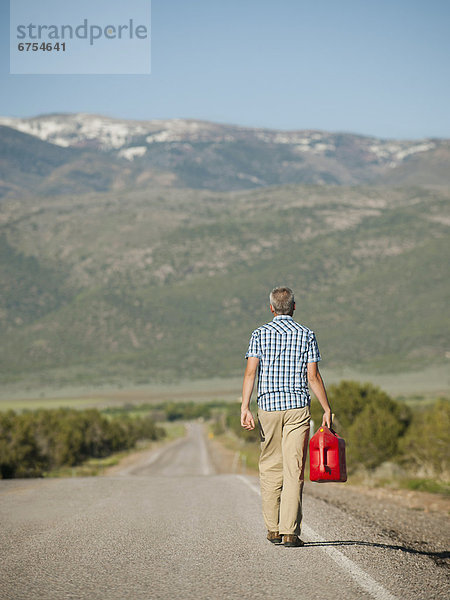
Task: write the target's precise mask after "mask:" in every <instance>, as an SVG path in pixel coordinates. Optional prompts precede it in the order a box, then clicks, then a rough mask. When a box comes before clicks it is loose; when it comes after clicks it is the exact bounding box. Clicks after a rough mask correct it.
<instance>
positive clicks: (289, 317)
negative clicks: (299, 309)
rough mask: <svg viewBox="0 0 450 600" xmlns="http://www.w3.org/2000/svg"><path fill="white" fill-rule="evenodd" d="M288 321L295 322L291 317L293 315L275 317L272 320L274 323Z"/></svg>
mask: <svg viewBox="0 0 450 600" xmlns="http://www.w3.org/2000/svg"><path fill="white" fill-rule="evenodd" d="M288 319H291V320H293V319H294V318H293V317H291V315H277V316H276V317H274V318H273V319H272V321H284V320H288Z"/></svg>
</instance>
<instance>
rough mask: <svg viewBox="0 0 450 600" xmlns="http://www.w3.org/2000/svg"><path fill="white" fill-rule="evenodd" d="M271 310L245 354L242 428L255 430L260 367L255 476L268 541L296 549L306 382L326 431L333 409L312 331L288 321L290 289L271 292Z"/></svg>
mask: <svg viewBox="0 0 450 600" xmlns="http://www.w3.org/2000/svg"><path fill="white" fill-rule="evenodd" d="M270 310H271V312H272V314H273V315H274V317H273V320H272V321H271V322H270V323H266V325H262V326H261V327H259V328H258V329H255V331H254V332H253V333H252V336H251V339H250V344H249V347H248V350H247V353H246V355H245V358H246V359H247V367H246V369H245V374H244V383H243V388H242V406H241V425H242V427H244V428H245V429H248V430H251V429H254V428H255V421H254V419H253V415H252V413H251V411H250V409H249V405H250V398H251V395H252V392H253V386H254V383H255V377H256V373H257V372H258V369H259V372H258V420H259V428H260V434H261V455H260V459H259V475H260V484H261V498H262V510H263V517H264V522H265V524H266V527H267V539H268V540H269V541H270V542H272V543H274V544H281V543H282V542H283V543H284V545H285V546H287V547H295V546H303V545H304V544H303V541H302V540H301V539H300V537H299V535H300V529H301V521H302V491H303V481H304V468H305V460H306V453H307V445H308V439H309V422H310V414H311V413H310V404H311V397H310V394H309V390H308V384H309V386H310V387H311V389H312V391H313V392H314V394H315V395H316V397H317V399H318V400H319V402H320V404H321V406H322V408H323V410H324V415H323V420H322V424H323V425H326V426H327V427H331V408H330V404H329V402H328V398H327V394H326V391H325V386H324V384H323V381H322V377H321V376H320V373H319V369H318V366H317V363H318V362H319V360H320V354H319V348H318V345H317V341H316V337H315V335H314V332H312V331H311V330H310V329H308V328H307V327H304V326H303V325H300V324H299V323H296V322H295V321H294V319H293V317H292V315H293V314H294V310H295V301H294V294H293V292H292V290H291V289H290V288H287V287H279V288H275V289H274V290H272V292H271V294H270Z"/></svg>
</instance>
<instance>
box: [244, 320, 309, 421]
mask: <svg viewBox="0 0 450 600" xmlns="http://www.w3.org/2000/svg"><path fill="white" fill-rule="evenodd" d="M249 356H255V357H257V358H259V370H258V406H259V407H260V408H261V409H262V410H268V411H271V410H287V409H289V408H303V407H304V406H308V405H309V404H310V403H311V396H310V394H309V389H308V378H307V363H309V362H318V361H319V360H320V353H319V347H318V345H317V340H316V336H315V335H314V332H313V331H311V330H310V329H308V328H307V327H304V326H303V325H300V324H299V323H297V322H296V321H294V319H293V318H292V317H291V316H289V315H277V316H276V317H274V318H273V320H272V321H271V322H270V323H266V324H265V325H262V326H261V327H258V329H255V331H254V332H253V333H252V336H251V338H250V344H249V347H248V350H247V353H246V355H245V358H248V357H249Z"/></svg>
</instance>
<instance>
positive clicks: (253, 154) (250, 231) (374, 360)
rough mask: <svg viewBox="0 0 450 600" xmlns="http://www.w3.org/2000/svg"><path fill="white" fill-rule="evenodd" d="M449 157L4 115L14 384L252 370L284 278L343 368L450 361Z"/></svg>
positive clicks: (0, 376) (428, 146) (358, 144)
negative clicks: (256, 335) (254, 340)
mask: <svg viewBox="0 0 450 600" xmlns="http://www.w3.org/2000/svg"><path fill="white" fill-rule="evenodd" d="M325 146H326V147H325ZM136 148H141V150H139V151H137V150H136ZM448 153H449V142H448V141H446V140H420V141H411V142H407V141H400V142H394V141H387V140H385V141H382V140H377V139H376V138H368V137H364V136H357V135H353V134H328V133H324V132H311V131H310V132H275V131H271V130H264V129H249V128H243V127H232V126H228V125H227V126H224V125H218V124H213V123H205V122H200V121H188V120H175V121H150V122H133V121H123V120H117V119H109V118H106V117H96V116H93V115H44V116H41V117H35V118H33V119H2V125H1V127H0V178H1V190H2V194H3V196H2V199H1V201H0V281H1V286H0V336H1V339H2V344H1V345H0V381H1V382H3V383H8V382H17V381H26V380H33V381H34V382H38V383H55V382H56V383H59V384H67V383H83V384H90V383H92V384H93V383H105V382H107V383H110V382H113V381H114V382H117V383H120V382H122V381H124V380H126V381H134V382H154V381H173V380H176V379H180V378H201V377H212V376H230V375H236V374H238V373H239V374H240V373H241V371H242V368H243V355H244V353H245V350H246V346H247V343H248V338H249V336H250V334H251V331H252V329H254V328H255V327H257V326H258V325H260V324H262V323H264V322H266V321H268V320H269V319H270V313H269V312H268V306H267V304H268V292H269V291H270V289H271V288H272V287H273V286H274V285H279V284H287V285H290V286H291V287H292V288H293V289H294V291H295V292H296V299H297V311H296V315H295V316H296V318H297V319H298V320H299V321H301V322H304V323H305V324H306V325H308V326H309V327H311V328H312V329H313V330H314V331H315V332H316V334H317V336H318V340H319V345H320V349H321V353H322V357H323V361H324V364H325V365H326V366H328V367H331V368H335V367H336V368H347V367H349V366H351V367H355V368H361V369H363V370H365V371H366V372H367V371H370V370H372V371H377V372H391V373H396V372H400V371H408V370H409V371H412V370H419V369H421V368H422V367H423V366H426V365H432V364H433V365H434V364H437V365H441V366H442V365H446V364H447V362H448V356H449V347H448V344H449V338H450V335H449V334H450V331H449V329H450V324H449V323H450V319H449V318H448V305H449V295H450V294H449V292H450V286H449V278H448V264H449V262H450V256H449V244H448V227H449V225H450V211H449V204H450V203H449V200H450V185H449V184H448V183H449V182H448V177H449V169H448V167H449V164H450V161H449V155H448ZM195 165H196V166H195ZM252 178H253V179H252Z"/></svg>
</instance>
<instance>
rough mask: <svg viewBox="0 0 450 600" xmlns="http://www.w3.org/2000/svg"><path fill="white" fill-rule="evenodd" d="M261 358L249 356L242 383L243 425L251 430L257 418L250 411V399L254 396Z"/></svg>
mask: <svg viewBox="0 0 450 600" xmlns="http://www.w3.org/2000/svg"><path fill="white" fill-rule="evenodd" d="M258 365H259V358H257V357H256V356H249V357H248V358H247V366H246V368H245V373H244V383H243V385H242V404H241V425H242V427H244V429H248V430H249V431H250V430H252V429H255V420H254V419H253V415H252V413H251V411H250V408H249V406H250V399H251V397H252V392H253V387H254V385H255V378H256V373H257V372H258Z"/></svg>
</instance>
